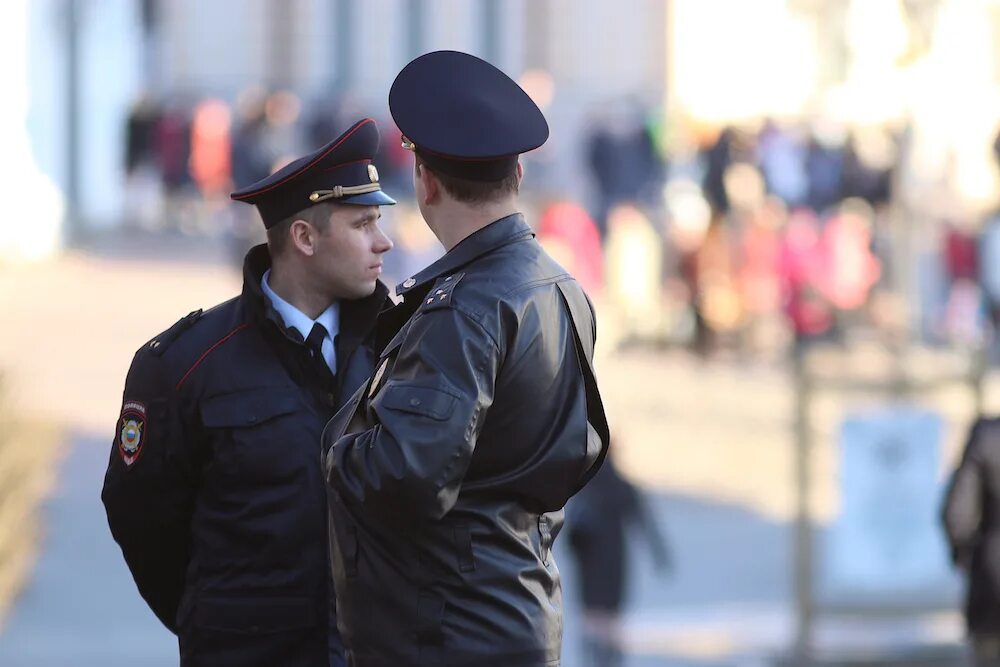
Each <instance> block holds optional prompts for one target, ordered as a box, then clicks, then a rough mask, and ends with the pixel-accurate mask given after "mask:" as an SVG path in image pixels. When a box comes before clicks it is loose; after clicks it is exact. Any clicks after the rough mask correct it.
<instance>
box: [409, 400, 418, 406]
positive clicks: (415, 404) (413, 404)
mask: <svg viewBox="0 0 1000 667" xmlns="http://www.w3.org/2000/svg"><path fill="white" fill-rule="evenodd" d="M410 405H412V406H413V407H417V406H418V405H420V399H419V398H411V399H410Z"/></svg>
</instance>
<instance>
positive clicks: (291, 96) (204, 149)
mask: <svg viewBox="0 0 1000 667" xmlns="http://www.w3.org/2000/svg"><path fill="white" fill-rule="evenodd" d="M365 115H367V114H365V113H363V112H362V111H361V110H360V109H359V108H358V105H357V104H355V103H354V102H353V101H352V100H351V99H350V98H349V97H347V96H342V97H338V98H329V99H317V100H313V101H311V102H308V103H307V102H305V101H303V100H302V99H301V98H300V97H299V96H298V95H296V94H295V93H293V92H290V91H286V90H277V91H267V90H264V89H263V88H256V87H254V88H248V89H246V90H244V91H243V92H241V93H240V95H239V96H238V98H237V99H236V101H235V103H234V104H229V103H228V102H226V101H225V100H223V99H220V98H215V97H206V98H201V99H191V100H187V99H184V98H170V99H168V100H164V101H157V100H155V99H154V98H153V97H152V96H150V95H143V96H141V97H140V98H139V99H138V100H137V101H136V102H135V104H134V105H133V107H132V109H131V111H130V113H129V115H128V118H127V120H126V127H125V154H124V173H125V178H126V184H125V187H126V193H127V194H126V206H125V220H124V222H125V224H126V225H129V226H137V227H143V228H147V229H179V230H181V231H183V232H186V233H194V234H216V233H219V232H223V233H225V234H228V235H229V236H230V238H231V239H232V241H233V242H232V246H233V253H234V255H235V256H236V257H235V258H236V259H240V260H241V259H242V253H243V252H244V251H245V250H246V248H248V247H249V246H250V245H251V244H252V243H253V242H255V241H257V240H261V239H262V238H263V229H262V228H261V226H260V224H259V223H258V221H256V219H255V215H256V214H255V213H254V212H253V211H252V209H250V208H249V207H246V206H235V205H231V204H230V201H229V193H230V192H231V191H233V190H234V189H237V188H239V187H242V186H245V185H247V184H249V183H254V182H256V181H258V180H260V179H262V178H264V177H266V176H267V175H269V174H270V173H272V172H274V171H276V170H277V169H280V168H281V167H282V166H284V165H285V164H287V163H288V162H289V161H291V159H293V157H294V156H296V155H302V154H303V153H306V152H308V151H309V150H312V149H313V148H315V147H317V146H322V145H323V144H325V143H327V142H329V141H330V139H331V138H332V137H336V136H337V135H338V134H340V133H341V132H342V131H343V128H345V127H348V126H350V125H351V124H352V123H353V122H355V121H357V120H358V119H359V118H362V117H364V116H365ZM383 115H384V116H385V115H387V114H383ZM377 120H378V121H379V125H380V126H381V127H382V128H383V132H384V133H386V134H387V136H388V135H391V132H387V130H386V128H387V127H393V128H394V126H393V125H392V121H391V119H389V118H387V117H378V118H377ZM407 157H408V154H407V153H406V152H405V151H403V150H402V148H401V147H400V146H399V145H398V142H392V141H384V142H383V144H382V150H381V151H380V153H379V157H378V158H377V160H376V166H377V167H378V170H379V174H380V178H381V180H382V182H383V183H385V184H386V189H387V190H391V191H392V192H393V193H394V194H395V193H403V194H404V195H405V194H406V193H408V192H410V191H411V190H412V185H411V181H410V177H409V163H408V162H407V161H406V158H407Z"/></svg>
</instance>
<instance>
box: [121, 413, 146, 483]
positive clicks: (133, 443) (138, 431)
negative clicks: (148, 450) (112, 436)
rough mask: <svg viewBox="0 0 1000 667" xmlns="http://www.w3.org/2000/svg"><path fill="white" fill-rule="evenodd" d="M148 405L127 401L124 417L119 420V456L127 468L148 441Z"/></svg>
mask: <svg viewBox="0 0 1000 667" xmlns="http://www.w3.org/2000/svg"><path fill="white" fill-rule="evenodd" d="M145 431H146V405H145V404H144V403H141V402H139V401H133V400H126V401H125V404H124V405H123V406H122V415H121V417H119V418H118V454H119V455H120V456H121V458H122V461H123V462H124V463H125V467H127V468H128V467H131V466H132V464H133V463H135V462H136V460H137V459H138V458H139V454H140V453H141V452H142V445H143V443H144V442H145V440H146V436H147V434H146V432H145Z"/></svg>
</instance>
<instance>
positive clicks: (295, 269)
mask: <svg viewBox="0 0 1000 667" xmlns="http://www.w3.org/2000/svg"><path fill="white" fill-rule="evenodd" d="M378 141H379V135H378V130H377V128H376V126H375V123H374V121H372V120H370V119H368V120H363V121H361V122H359V123H357V124H355V125H354V126H353V127H352V128H351V129H350V130H348V131H347V132H345V133H344V134H343V135H342V136H341V137H339V138H338V139H336V140H335V141H333V142H331V143H330V144H328V145H326V146H324V147H323V148H321V149H319V150H318V151H316V152H315V153H312V154H311V155H307V156H305V157H303V158H301V159H299V160H296V161H295V162H293V163H291V164H290V165H288V166H287V167H285V168H283V169H281V170H279V171H278V172H276V173H275V174H273V175H271V176H269V177H268V178H266V179H264V180H263V181H260V182H258V183H255V184H254V185H252V186H250V187H247V188H244V189H243V190H240V191H238V192H235V193H233V195H232V197H233V199H236V200H238V201H243V202H247V203H250V204H253V205H255V206H256V207H257V210H258V212H259V213H260V215H261V218H262V219H263V222H264V225H265V226H266V227H267V229H268V242H267V244H266V245H260V246H257V247H255V248H253V249H251V250H250V252H249V254H248V255H247V257H246V262H245V266H244V270H243V275H244V285H243V292H242V294H240V295H239V296H237V297H235V298H233V299H231V300H229V301H227V302H225V303H222V304H220V305H218V306H216V307H215V308H212V309H211V310H208V311H206V312H202V311H200V310H199V311H195V312H194V313H192V314H191V315H189V316H187V317H185V318H184V319H182V320H181V321H180V322H178V323H177V324H176V325H174V326H173V327H171V328H170V329H168V330H167V331H165V332H164V333H162V334H160V335H158V336H156V337H155V338H153V339H152V340H151V341H149V342H148V343H147V344H145V345H143V346H142V347H141V348H140V349H139V351H138V352H137V353H136V355H135V358H134V360H133V362H132V366H131V368H130V370H129V373H128V378H127V380H126V383H125V392H124V403H123V407H122V412H121V416H120V418H119V421H118V425H117V427H116V430H115V438H114V444H113V446H112V452H111V460H110V463H109V465H108V470H107V474H106V477H105V484H104V491H103V494H102V498H103V500H104V505H105V507H106V509H107V515H108V523H109V524H110V526H111V532H112V534H113V536H114V538H115V540H116V541H117V542H118V544H119V545H120V546H121V549H122V553H123V555H124V556H125V561H126V562H127V563H128V566H129V568H130V569H131V571H132V575H133V577H134V579H135V583H136V585H137V587H138V589H139V593H140V594H141V595H142V596H143V598H144V599H145V600H146V602H147V603H148V604H149V606H150V608H151V609H152V610H153V612H154V613H155V614H156V615H157V616H158V617H159V619H160V620H161V621H162V622H163V623H164V625H166V626H167V627H168V628H169V629H170V630H171V631H173V632H175V633H176V634H177V635H178V638H179V644H180V654H181V659H180V662H181V665H184V666H186V667H194V666H196V665H197V666H200V665H206V666H211V667H219V666H251V665H253V666H258V665H259V666H260V667H275V666H276V665H281V666H282V667H320V666H322V667H329V666H338V665H343V664H344V655H343V648H342V644H341V641H340V637H339V635H338V633H337V628H336V617H335V597H334V595H333V590H332V580H331V577H330V565H329V547H328V533H327V501H326V484H325V482H324V480H323V477H322V469H321V465H320V462H321V451H320V434H321V431H322V429H323V426H324V425H325V424H326V422H327V420H328V419H329V418H330V417H331V416H332V415H334V414H335V413H336V411H337V409H338V408H339V407H340V406H341V404H342V403H343V402H344V400H345V399H347V398H349V397H350V396H351V395H352V394H353V393H354V392H355V390H356V389H357V388H358V387H359V386H360V385H362V384H363V383H364V382H366V381H367V379H368V377H369V376H370V375H371V372H372V369H373V363H374V359H375V353H374V347H373V334H374V324H375V319H376V316H377V315H378V312H379V311H380V310H381V309H382V308H383V307H384V306H385V305H387V304H390V305H391V301H387V294H388V291H387V289H386V288H385V286H384V285H382V283H381V282H380V281H379V280H378V278H379V273H380V266H381V256H382V254H383V253H384V252H386V251H387V250H389V249H390V248H391V247H392V243H391V242H390V241H389V239H388V238H386V236H385V235H384V234H383V233H382V231H381V229H380V228H379V224H378V217H379V207H380V206H383V205H387V204H393V203H395V202H394V201H393V200H392V199H391V198H389V197H388V196H387V195H385V194H384V193H383V192H382V191H381V187H380V185H379V181H378V172H377V171H376V170H375V168H374V166H372V164H371V162H372V158H373V157H374V155H375V152H376V150H377V148H378Z"/></svg>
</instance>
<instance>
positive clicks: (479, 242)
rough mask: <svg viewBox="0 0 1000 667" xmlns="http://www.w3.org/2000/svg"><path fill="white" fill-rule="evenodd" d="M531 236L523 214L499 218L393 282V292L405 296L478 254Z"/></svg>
mask: <svg viewBox="0 0 1000 667" xmlns="http://www.w3.org/2000/svg"><path fill="white" fill-rule="evenodd" d="M534 235H535V233H534V232H533V231H532V230H531V227H529V226H528V223H527V222H525V220H524V216H523V215H522V214H520V213H514V214H513V215H508V216H507V217H505V218H500V219H499V220H496V221H495V222H491V223H490V224H488V225H486V226H485V227H483V228H482V229H480V230H478V231H476V232H473V233H472V234H470V235H469V236H467V237H465V238H464V239H462V241H461V242H459V244H458V245H456V246H455V247H454V248H452V249H451V250H450V251H448V252H447V253H446V254H445V256H444V257H442V258H441V259H439V260H437V261H436V262H434V263H433V264H431V265H430V266H428V267H427V268H426V269H424V270H423V271H421V272H420V273H418V274H416V275H415V276H413V277H411V278H407V279H406V280H404V281H403V282H402V283H400V284H399V285H396V294H397V295H399V296H402V297H405V296H406V294H407V293H408V292H413V291H416V290H420V289H421V287H423V286H425V285H426V284H427V283H429V282H430V281H432V280H436V279H437V278H440V277H441V276H443V275H446V274H449V273H454V272H455V271H457V270H458V269H460V268H462V267H463V266H465V265H466V264H468V263H469V262H471V261H472V260H474V259H476V258H477V257H482V256H483V255H485V254H487V253H489V252H492V251H494V250H496V249H497V248H500V247H503V246H505V245H509V244H511V243H514V242H515V241H521V240H524V239H527V238H531V237H533V236H534Z"/></svg>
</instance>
